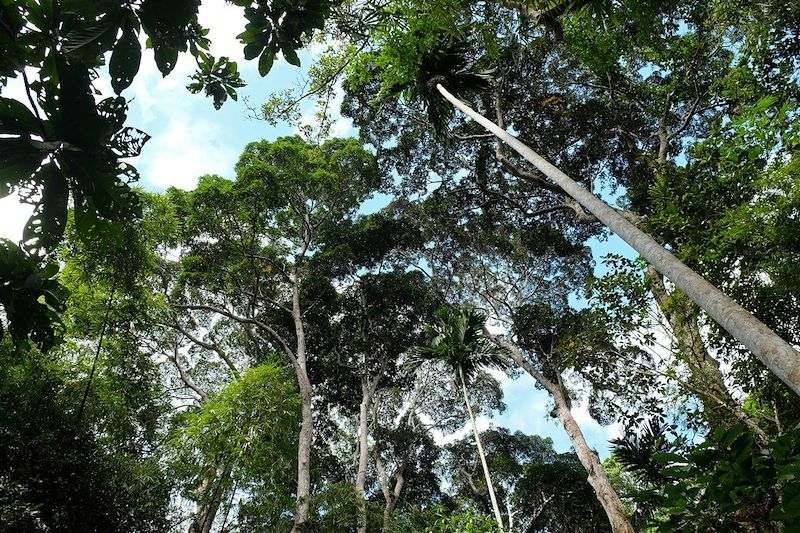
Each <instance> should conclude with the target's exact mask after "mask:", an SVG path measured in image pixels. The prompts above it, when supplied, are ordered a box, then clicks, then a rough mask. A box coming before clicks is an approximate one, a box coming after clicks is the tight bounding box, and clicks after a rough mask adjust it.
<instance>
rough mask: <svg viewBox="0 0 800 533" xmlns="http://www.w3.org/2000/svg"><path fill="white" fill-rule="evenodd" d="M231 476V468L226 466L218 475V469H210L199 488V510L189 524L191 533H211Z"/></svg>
mask: <svg viewBox="0 0 800 533" xmlns="http://www.w3.org/2000/svg"><path fill="white" fill-rule="evenodd" d="M230 475H231V468H230V466H226V467H225V468H224V469H223V470H222V472H221V473H217V469H216V467H213V466H212V467H209V469H208V473H207V475H206V476H204V477H203V480H202V481H201V482H200V486H199V487H198V488H197V501H198V503H197V509H196V510H195V512H194V516H193V517H192V523H191V524H189V533H210V531H211V526H213V525H214V519H215V518H216V517H217V512H218V511H219V506H220V504H221V503H222V496H223V493H224V492H225V491H224V490H223V487H224V485H225V484H226V483H227V482H228V478H229V477H230Z"/></svg>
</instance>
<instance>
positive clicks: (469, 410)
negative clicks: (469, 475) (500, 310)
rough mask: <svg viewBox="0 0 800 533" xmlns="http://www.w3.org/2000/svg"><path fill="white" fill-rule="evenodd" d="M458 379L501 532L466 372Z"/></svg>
mask: <svg viewBox="0 0 800 533" xmlns="http://www.w3.org/2000/svg"><path fill="white" fill-rule="evenodd" d="M458 377H459V378H460V380H461V391H462V392H463V393H464V403H465V404H466V406H467V414H468V415H469V421H470V423H471V424H472V433H473V434H474V435H475V444H476V446H477V447H478V455H479V456H480V458H481V465H483V475H484V476H485V477H486V486H487V487H488V489H489V499H491V500H492V509H493V510H494V517H495V519H496V520H497V525H498V526H499V527H500V531H503V516H502V515H501V514H500V507H498V505H497V496H495V494H494V485H492V478H491V476H490V475H489V465H487V464H486V455H485V454H484V453H483V445H482V444H481V437H480V434H479V433H478V425H477V424H476V423H475V415H473V414H472V405H471V404H470V402H469V396H468V395H467V384H466V382H465V381H464V372H463V371H462V370H461V369H460V368H459V369H458Z"/></svg>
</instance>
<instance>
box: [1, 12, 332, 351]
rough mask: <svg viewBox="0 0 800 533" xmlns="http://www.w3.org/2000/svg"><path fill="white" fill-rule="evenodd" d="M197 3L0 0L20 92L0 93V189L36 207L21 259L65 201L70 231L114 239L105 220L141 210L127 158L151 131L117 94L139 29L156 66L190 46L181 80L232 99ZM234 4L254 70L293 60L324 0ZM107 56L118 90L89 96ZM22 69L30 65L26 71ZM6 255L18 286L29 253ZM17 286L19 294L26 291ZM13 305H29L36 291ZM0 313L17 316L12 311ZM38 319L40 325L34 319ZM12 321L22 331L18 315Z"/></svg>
mask: <svg viewBox="0 0 800 533" xmlns="http://www.w3.org/2000/svg"><path fill="white" fill-rule="evenodd" d="M200 3H201V2H200V0H175V1H170V2H161V1H158V0H145V1H143V2H135V3H131V2H122V3H120V2H113V1H108V0H103V1H100V2H87V1H84V0H67V1H63V2H52V1H21V0H13V1H12V0H9V1H4V2H3V3H2V4H0V19H2V21H3V22H2V29H3V31H2V35H0V42H2V44H3V46H2V49H3V50H4V58H3V60H2V62H0V86H5V85H6V84H7V83H8V80H9V78H17V77H18V76H19V77H21V78H22V80H21V83H22V84H23V85H24V87H23V89H24V91H25V93H26V96H27V100H28V102H26V103H23V102H21V101H18V100H14V99H10V98H5V97H0V134H2V138H0V167H2V170H1V171H0V172H1V173H0V197H3V196H7V195H8V194H10V193H11V192H17V193H19V195H20V196H21V199H22V200H23V201H25V202H27V203H30V204H32V205H34V207H35V208H34V214H33V216H32V217H31V219H30V220H29V222H28V225H27V226H26V228H25V232H24V235H23V241H24V245H25V250H26V251H27V252H32V253H33V258H32V259H31V261H34V262H35V261H37V260H38V261H41V258H40V257H39V256H44V255H46V254H48V253H52V251H53V250H54V248H55V247H56V246H57V245H58V244H59V243H60V242H61V240H62V237H63V234H64V229H65V227H66V223H67V207H68V205H70V204H71V205H72V206H73V209H74V211H75V221H76V227H77V229H78V232H79V233H80V234H81V236H82V237H84V238H87V239H108V240H112V239H113V238H114V237H115V234H114V233H113V232H110V231H109V228H110V227H111V225H110V223H111V222H120V223H122V224H123V225H124V224H126V223H130V222H131V221H132V220H134V219H136V218H138V217H139V216H141V207H140V206H139V204H138V202H137V197H136V195H135V194H134V193H133V192H132V190H131V187H130V185H131V183H132V182H135V181H136V180H137V179H138V173H137V171H136V169H135V168H134V167H133V166H132V165H131V164H129V163H128V162H126V161H125V159H127V158H133V157H136V156H138V155H139V153H140V152H141V150H142V148H143V147H144V145H145V143H147V141H148V140H149V139H150V136H149V135H147V134H146V133H144V132H142V131H141V130H138V129H136V128H132V127H127V126H125V125H124V124H125V120H126V116H127V108H128V104H127V101H126V100H125V98H123V97H122V96H119V95H120V93H122V91H123V90H125V89H126V88H127V87H129V86H130V85H131V83H132V82H133V79H134V77H135V76H136V74H137V73H138V71H139V67H140V62H141V56H142V50H141V45H140V42H139V37H140V34H143V35H146V36H147V46H148V47H149V48H152V49H153V54H154V58H155V62H156V65H157V67H158V69H159V70H160V71H161V73H162V74H163V75H165V76H166V75H167V74H169V73H170V72H171V71H172V70H173V69H174V68H175V65H176V64H177V60H178V56H179V54H181V53H184V52H187V51H188V52H190V53H191V54H192V55H193V56H194V57H195V58H196V59H197V61H198V72H197V73H196V74H195V75H194V76H193V80H194V81H193V82H192V83H191V84H190V85H189V89H190V90H191V91H192V92H199V91H201V90H202V91H204V92H205V93H206V94H208V95H210V96H212V97H213V98H214V105H215V107H219V106H221V105H222V103H223V102H224V101H225V99H226V98H227V97H228V96H231V97H232V98H234V99H235V98H236V92H235V89H236V88H237V87H241V86H242V85H243V82H242V80H241V78H240V77H239V73H238V70H237V66H236V64H235V63H233V62H230V61H229V60H228V59H227V58H220V59H218V60H217V59H215V58H213V57H212V56H210V55H209V54H208V49H209V41H208V39H207V38H206V37H205V36H206V34H207V33H208V30H207V29H204V28H202V27H201V26H200V24H199V23H198V20H197V12H198V8H199V6H200ZM235 3H236V4H237V5H239V6H241V7H244V8H245V14H246V16H248V18H249V19H250V23H249V24H248V27H247V29H246V31H245V32H244V33H242V34H241V36H240V38H241V39H242V41H243V43H245V44H246V46H245V55H246V56H247V57H248V59H250V58H252V57H254V55H257V53H258V52H260V50H261V49H263V48H264V46H265V45H268V47H267V48H268V50H267V51H265V52H264V53H263V54H262V60H261V61H260V63H259V71H260V72H261V74H262V75H266V74H267V72H268V71H269V70H270V66H271V64H272V58H273V57H274V54H275V53H277V51H278V50H281V51H282V52H283V54H284V56H285V57H286V58H287V59H288V60H290V62H292V63H294V64H298V61H297V55H296V53H295V49H297V48H299V47H301V46H302V45H303V44H304V43H305V42H307V40H308V39H309V37H310V34H311V32H313V31H314V30H315V29H318V28H321V27H322V25H323V22H324V19H325V16H326V15H327V14H328V12H329V8H330V3H329V2H328V1H327V0H323V1H320V2H304V3H302V4H296V3H294V2H277V3H276V2H269V3H266V2H257V3H256V5H255V6H253V5H252V4H253V2H251V1H239V2H235ZM269 21H272V22H271V23H270V22H269ZM256 45H257V46H258V50H256V51H255V52H256V54H253V53H252V52H253V50H254V48H253V47H254V46H256ZM106 55H110V59H109V62H108V72H109V75H110V77H111V86H112V88H113V90H114V92H115V93H116V95H117V96H112V97H108V98H105V99H103V100H101V101H99V102H98V101H96V99H95V94H96V93H97V91H96V89H95V86H94V80H95V79H96V78H97V76H98V69H99V68H100V67H101V66H103V64H104V62H105V59H104V58H105V56H106ZM265 59H269V61H266V60H265ZM26 68H27V69H28V70H29V71H32V72H36V77H35V78H34V79H33V81H30V80H29V79H28V73H26V70H25V69H26ZM28 106H30V107H28ZM7 259H8V260H10V259H14V261H15V263H14V265H11V264H8V263H7V261H6V262H4V263H3V265H2V267H3V268H2V270H0V282H2V284H3V286H14V287H15V289H23V287H22V285H19V284H17V283H18V282H16V281H15V274H14V273H13V272H14V271H15V270H20V269H24V268H27V267H26V266H24V262H25V261H27V260H26V259H23V255H21V254H13V255H12V256H9V257H8V258H7ZM45 277H49V276H45ZM17 294H18V298H19V297H21V296H22V295H23V294H24V290H23V291H18V293H17ZM30 296H33V295H30ZM36 298H38V296H36ZM17 303H18V304H22V302H17ZM3 304H4V305H10V303H9V304H6V302H3ZM22 305H25V306H27V307H30V308H34V307H36V303H35V299H34V300H32V301H29V302H27V303H24V304H22ZM7 315H8V318H9V319H13V320H21V319H20V318H19V315H18V313H16V314H15V313H14V312H13V311H12V312H7ZM38 316H39V317H40V319H43V318H44V317H47V318H52V317H50V316H49V315H46V314H43V313H39V315H38ZM41 328H45V329H47V328H46V325H44V324H43V325H41V327H40V328H39V329H41ZM13 329H15V331H16V332H17V333H19V334H27V333H28V326H27V325H26V324H25V323H24V322H22V321H20V323H19V324H18V325H17V326H14V327H13ZM42 335H43V334H40V337H41V336H42ZM15 338H17V337H16V336H15Z"/></svg>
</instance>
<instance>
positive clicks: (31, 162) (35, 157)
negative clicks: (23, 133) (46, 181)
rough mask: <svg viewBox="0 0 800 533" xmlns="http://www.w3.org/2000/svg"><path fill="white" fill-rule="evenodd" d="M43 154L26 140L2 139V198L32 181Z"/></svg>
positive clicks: (0, 164) (0, 154)
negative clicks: (31, 178) (22, 184)
mask: <svg viewBox="0 0 800 533" xmlns="http://www.w3.org/2000/svg"><path fill="white" fill-rule="evenodd" d="M42 159H43V154H42V152H40V151H39V150H37V149H36V148H35V147H33V146H32V145H31V143H30V142H28V141H27V140H25V139H13V138H0V198H2V197H3V196H7V195H8V194H9V193H10V192H11V191H12V190H14V188H16V187H17V186H19V185H20V184H21V183H24V182H26V181H27V180H29V179H30V177H31V176H32V175H33V173H34V172H36V170H37V169H38V168H39V166H40V165H41V164H42Z"/></svg>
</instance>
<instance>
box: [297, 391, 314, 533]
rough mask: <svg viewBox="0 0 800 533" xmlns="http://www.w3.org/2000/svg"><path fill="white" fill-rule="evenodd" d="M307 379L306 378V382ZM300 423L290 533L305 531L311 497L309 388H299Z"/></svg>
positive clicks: (311, 433)
mask: <svg viewBox="0 0 800 533" xmlns="http://www.w3.org/2000/svg"><path fill="white" fill-rule="evenodd" d="M307 380H308V378H306V380H305V381H306V382H307ZM300 396H301V398H302V408H301V412H302V422H301V424H300V435H299V437H298V447H297V510H296V512H295V517H294V526H293V527H292V533H303V532H304V531H305V530H306V525H307V523H308V515H309V497H310V496H311V443H312V440H313V437H314V418H313V413H312V410H311V397H312V396H311V388H310V384H309V385H308V386H306V387H303V386H301V391H300Z"/></svg>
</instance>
